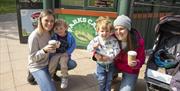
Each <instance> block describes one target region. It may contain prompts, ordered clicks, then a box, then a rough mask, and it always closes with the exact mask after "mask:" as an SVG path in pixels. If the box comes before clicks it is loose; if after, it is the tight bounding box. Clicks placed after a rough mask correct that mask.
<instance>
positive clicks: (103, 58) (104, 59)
mask: <svg viewBox="0 0 180 91" xmlns="http://www.w3.org/2000/svg"><path fill="white" fill-rule="evenodd" d="M94 57H95V58H96V59H97V60H98V61H104V62H105V61H107V60H109V57H107V56H103V55H100V54H98V53H96V54H95V55H94Z"/></svg>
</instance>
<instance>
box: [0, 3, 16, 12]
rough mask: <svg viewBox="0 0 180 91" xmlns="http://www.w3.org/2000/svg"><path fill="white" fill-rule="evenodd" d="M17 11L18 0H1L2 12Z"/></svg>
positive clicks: (0, 7)
mask: <svg viewBox="0 0 180 91" xmlns="http://www.w3.org/2000/svg"><path fill="white" fill-rule="evenodd" d="M14 12H16V0H0V14H4V13H14Z"/></svg>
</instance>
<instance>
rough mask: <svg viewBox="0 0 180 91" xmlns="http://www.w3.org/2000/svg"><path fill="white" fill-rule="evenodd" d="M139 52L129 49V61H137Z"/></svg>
mask: <svg viewBox="0 0 180 91" xmlns="http://www.w3.org/2000/svg"><path fill="white" fill-rule="evenodd" d="M136 56H137V52H136V51H128V63H131V62H133V61H136Z"/></svg>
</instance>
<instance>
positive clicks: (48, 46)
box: [43, 44, 56, 53]
mask: <svg viewBox="0 0 180 91" xmlns="http://www.w3.org/2000/svg"><path fill="white" fill-rule="evenodd" d="M43 50H44V52H45V53H49V52H52V51H55V50H56V47H55V46H53V45H49V44H48V45H46V46H45V47H44V48H43Z"/></svg>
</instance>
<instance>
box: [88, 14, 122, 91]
mask: <svg viewBox="0 0 180 91" xmlns="http://www.w3.org/2000/svg"><path fill="white" fill-rule="evenodd" d="M96 31H97V33H98V36H97V37H95V38H94V39H93V40H91V41H90V43H89V44H88V46H87V50H89V51H90V52H95V53H98V54H100V55H99V57H101V58H102V60H97V69H96V75H97V80H98V84H99V90H100V91H110V90H111V81H112V75H113V72H114V64H113V59H114V58H115V57H116V55H117V54H118V53H119V51H120V48H119V44H118V41H117V40H116V38H114V37H113V36H111V34H112V31H113V26H112V22H111V20H110V19H109V17H102V16H101V17H99V18H98V19H97V20H96Z"/></svg>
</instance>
